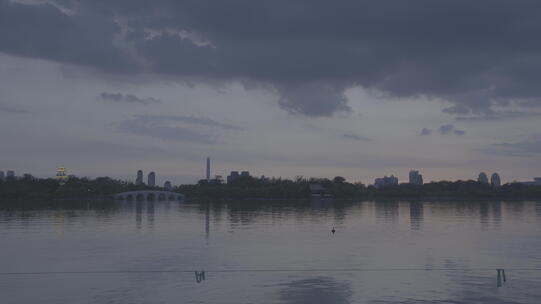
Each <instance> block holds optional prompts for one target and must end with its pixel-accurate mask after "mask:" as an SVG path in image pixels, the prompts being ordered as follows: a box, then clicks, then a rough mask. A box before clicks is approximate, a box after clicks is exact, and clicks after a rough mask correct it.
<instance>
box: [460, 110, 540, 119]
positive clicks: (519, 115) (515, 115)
mask: <svg viewBox="0 0 541 304" xmlns="http://www.w3.org/2000/svg"><path fill="white" fill-rule="evenodd" d="M537 116H541V113H540V112H532V111H528V112H523V111H488V112H486V113H483V114H480V115H475V116H458V117H455V119H456V120H458V121H492V120H510V119H523V118H529V117H537Z"/></svg>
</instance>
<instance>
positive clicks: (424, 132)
mask: <svg viewBox="0 0 541 304" xmlns="http://www.w3.org/2000/svg"><path fill="white" fill-rule="evenodd" d="M430 134H432V129H428V128H423V129H422V130H421V135H422V136H427V135H430Z"/></svg>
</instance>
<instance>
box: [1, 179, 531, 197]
mask: <svg viewBox="0 0 541 304" xmlns="http://www.w3.org/2000/svg"><path fill="white" fill-rule="evenodd" d="M314 184H317V185H320V186H319V189H322V190H321V191H319V193H317V194H314V193H313V191H311V187H310V185H314ZM135 190H165V189H164V188H163V187H149V186H146V185H135V184H133V183H131V182H127V181H122V180H116V179H111V178H109V177H98V178H95V179H90V178H78V177H71V178H70V179H69V180H67V181H66V182H60V181H58V180H56V179H52V178H48V179H39V178H34V177H28V176H27V177H24V178H20V179H10V180H3V181H0V202H1V201H4V200H36V199H39V200H68V199H91V200H100V199H101V200H106V199H112V197H113V195H114V194H116V193H120V192H126V191H135ZM170 191H173V192H179V193H182V194H184V195H185V197H186V199H187V200H192V201H199V200H209V199H212V200H233V199H251V200H256V201H257V200H279V199H283V200H296V199H310V198H313V197H314V195H317V196H319V197H320V198H323V199H325V198H336V199H398V198H399V199H427V200H453V199H505V200H520V199H541V186H540V185H525V184H522V183H518V182H514V183H507V184H505V185H502V186H499V187H493V186H491V185H489V184H485V183H481V182H477V181H473V180H468V181H439V182H430V183H426V184H424V185H411V184H400V185H396V186H388V187H382V188H379V189H377V188H375V187H374V186H371V185H370V186H366V185H364V184H361V183H349V182H347V181H346V180H345V179H344V178H343V177H340V176H337V177H335V178H333V179H326V178H310V179H306V178H302V177H297V178H295V179H293V180H290V179H281V178H272V179H269V178H265V179H263V178H254V177H249V176H247V177H242V178H239V179H237V180H235V181H234V182H232V183H228V184H225V183H222V182H220V181H216V180H211V181H206V180H201V181H199V182H198V183H197V184H191V185H180V186H176V187H173V188H172V189H170Z"/></svg>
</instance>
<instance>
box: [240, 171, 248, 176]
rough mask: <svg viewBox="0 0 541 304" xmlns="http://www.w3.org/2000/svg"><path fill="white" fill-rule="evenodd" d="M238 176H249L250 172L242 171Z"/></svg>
mask: <svg viewBox="0 0 541 304" xmlns="http://www.w3.org/2000/svg"><path fill="white" fill-rule="evenodd" d="M240 176H244V177H247V176H250V172H248V171H242V172H241V173H240Z"/></svg>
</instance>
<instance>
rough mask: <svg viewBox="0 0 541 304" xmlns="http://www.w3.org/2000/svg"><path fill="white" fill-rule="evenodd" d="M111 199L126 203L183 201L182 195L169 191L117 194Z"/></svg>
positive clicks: (139, 191)
mask: <svg viewBox="0 0 541 304" xmlns="http://www.w3.org/2000/svg"><path fill="white" fill-rule="evenodd" d="M113 198H114V199H115V200H126V201H133V200H136V201H183V200H184V194H182V193H176V192H171V191H159V190H138V191H128V192H122V193H117V194H114V195H113Z"/></svg>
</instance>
